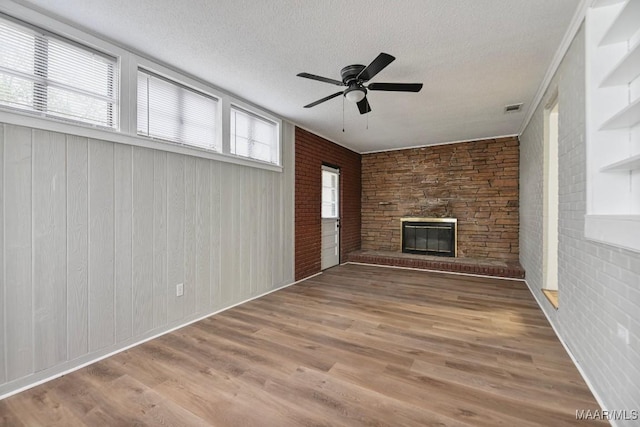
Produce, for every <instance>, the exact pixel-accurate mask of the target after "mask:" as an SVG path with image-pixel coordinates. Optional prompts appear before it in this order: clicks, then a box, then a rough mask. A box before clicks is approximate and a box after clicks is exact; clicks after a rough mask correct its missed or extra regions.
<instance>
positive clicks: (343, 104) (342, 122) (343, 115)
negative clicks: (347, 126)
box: [342, 96, 344, 133]
mask: <svg viewBox="0 0 640 427" xmlns="http://www.w3.org/2000/svg"><path fill="white" fill-rule="evenodd" d="M342 132H343V133H344V96H343V97H342Z"/></svg>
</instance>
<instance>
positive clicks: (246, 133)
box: [231, 107, 279, 164]
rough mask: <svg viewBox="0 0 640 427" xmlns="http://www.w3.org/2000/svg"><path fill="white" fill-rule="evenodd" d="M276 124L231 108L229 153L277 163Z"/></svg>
mask: <svg viewBox="0 0 640 427" xmlns="http://www.w3.org/2000/svg"><path fill="white" fill-rule="evenodd" d="M278 152H279V149H278V124H277V123H274V122H272V121H269V120H267V119H264V118H262V117H259V116H257V115H255V114H252V113H249V112H248V111H244V110H241V109H239V108H234V107H231V153H232V154H236V155H238V156H243V157H249V158H251V159H256V160H262V161H264V162H269V163H275V164H277V163H278Z"/></svg>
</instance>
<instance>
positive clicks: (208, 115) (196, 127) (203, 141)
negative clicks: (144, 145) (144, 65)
mask: <svg viewBox="0 0 640 427" xmlns="http://www.w3.org/2000/svg"><path fill="white" fill-rule="evenodd" d="M217 108H218V100H217V99H215V98H213V97H210V96H208V95H205V94H203V93H200V92H196V91H195V90H193V89H190V88H188V87H186V86H183V85H181V84H179V83H176V82H173V81H170V80H168V79H165V78H164V77H160V76H158V75H156V74H153V73H151V72H149V71H146V70H142V69H139V70H138V134H139V135H144V136H148V137H151V138H158V139H163V140H167V141H172V142H177V143H181V144H187V145H193V146H196V147H201V148H206V149H210V150H218V147H217V141H216V115H217Z"/></svg>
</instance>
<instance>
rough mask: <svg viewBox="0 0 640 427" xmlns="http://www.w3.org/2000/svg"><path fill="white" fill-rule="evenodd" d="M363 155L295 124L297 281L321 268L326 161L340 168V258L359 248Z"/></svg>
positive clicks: (342, 258)
mask: <svg viewBox="0 0 640 427" xmlns="http://www.w3.org/2000/svg"><path fill="white" fill-rule="evenodd" d="M360 157H361V156H360V154H358V153H355V152H353V151H351V150H348V149H346V148H344V147H341V146H339V145H336V144H334V143H332V142H330V141H327V140H326V139H324V138H321V137H319V136H317V135H314V134H313V133H311V132H307V131H306V130H304V129H300V128H297V127H296V190H295V191H296V194H295V205H296V207H295V210H296V211H295V244H296V250H295V266H296V272H295V274H296V280H300V279H303V278H305V277H307V276H310V275H312V274H315V273H317V272H319V271H320V255H321V254H320V247H321V225H322V224H321V218H320V215H321V212H320V209H321V203H322V164H323V163H325V164H329V165H332V166H337V167H339V168H340V218H341V221H340V225H341V228H340V259H341V260H344V259H345V255H346V254H347V253H349V252H351V251H353V250H356V249H360V197H361V191H360V190H361V186H360V174H361V168H360Z"/></svg>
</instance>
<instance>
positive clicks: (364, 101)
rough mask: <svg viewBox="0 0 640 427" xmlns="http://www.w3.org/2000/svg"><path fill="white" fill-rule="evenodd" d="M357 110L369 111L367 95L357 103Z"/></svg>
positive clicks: (361, 111)
mask: <svg viewBox="0 0 640 427" xmlns="http://www.w3.org/2000/svg"><path fill="white" fill-rule="evenodd" d="M357 105H358V110H360V114H367V113H368V112H369V111H371V106H370V105H369V101H367V97H366V96H365V97H364V98H362V101H360V102H358V103H357Z"/></svg>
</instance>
